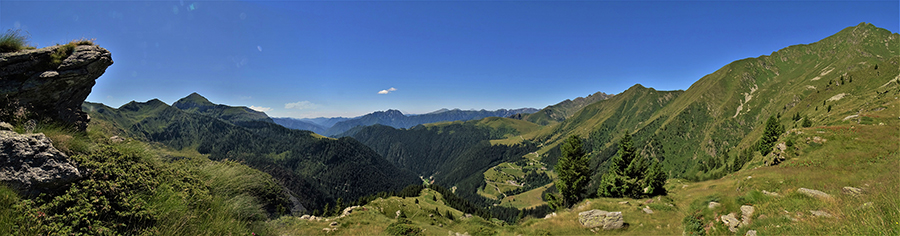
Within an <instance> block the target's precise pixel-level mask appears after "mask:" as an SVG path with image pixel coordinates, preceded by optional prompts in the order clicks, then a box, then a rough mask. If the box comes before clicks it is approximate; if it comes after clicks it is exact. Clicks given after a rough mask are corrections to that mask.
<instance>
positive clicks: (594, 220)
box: [578, 210, 625, 230]
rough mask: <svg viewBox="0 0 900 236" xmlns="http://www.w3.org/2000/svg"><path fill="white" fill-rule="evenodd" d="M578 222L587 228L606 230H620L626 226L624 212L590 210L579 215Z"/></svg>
mask: <svg viewBox="0 0 900 236" xmlns="http://www.w3.org/2000/svg"><path fill="white" fill-rule="evenodd" d="M578 222H580V223H581V225H582V226H583V227H585V228H596V227H602V228H603V229H604V230H612V229H620V228H622V226H623V225H625V220H623V218H622V212H619V211H617V212H608V211H603V210H590V211H583V212H581V213H578Z"/></svg>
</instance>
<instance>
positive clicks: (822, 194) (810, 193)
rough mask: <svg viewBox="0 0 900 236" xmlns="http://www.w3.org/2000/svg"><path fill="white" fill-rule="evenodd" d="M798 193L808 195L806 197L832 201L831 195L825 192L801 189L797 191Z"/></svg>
mask: <svg viewBox="0 0 900 236" xmlns="http://www.w3.org/2000/svg"><path fill="white" fill-rule="evenodd" d="M797 192H798V193H801V194H803V195H806V196H810V197H814V198H819V199H831V195H830V194H827V193H825V192H822V191H819V190H815V189H808V188H799V189H797Z"/></svg>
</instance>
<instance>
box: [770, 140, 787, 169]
mask: <svg viewBox="0 0 900 236" xmlns="http://www.w3.org/2000/svg"><path fill="white" fill-rule="evenodd" d="M785 150H787V145H785V143H779V144H777V145H775V147H772V152H769V157H768V160H766V165H770V166H774V165H778V164H779V163H781V162H783V161H784V160H785V159H787V157H786V156H785V153H784V152H785Z"/></svg>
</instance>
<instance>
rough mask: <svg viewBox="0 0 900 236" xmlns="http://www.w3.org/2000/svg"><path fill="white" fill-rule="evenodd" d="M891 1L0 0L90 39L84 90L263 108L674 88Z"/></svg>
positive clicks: (892, 15)
mask: <svg viewBox="0 0 900 236" xmlns="http://www.w3.org/2000/svg"><path fill="white" fill-rule="evenodd" d="M860 22H869V23H872V24H874V25H875V26H878V27H881V28H885V29H888V30H890V31H892V32H898V29H900V3H898V1H863V2H860V1H790V2H783V1H765V2H751V1H529V2H513V1H465V2H461V1H340V2H319V1H186V0H185V1H9V0H3V1H0V28H2V29H3V30H6V29H22V30H24V31H25V32H28V34H29V35H30V37H31V43H32V45H35V46H38V47H45V46H50V45H54V44H57V43H66V42H68V41H70V40H72V39H78V38H88V39H96V41H95V42H96V43H97V44H99V45H100V46H102V47H105V48H107V49H109V50H110V51H111V52H112V55H113V60H114V61H115V64H113V65H112V66H111V67H110V68H109V69H107V71H106V73H105V74H104V75H103V76H102V77H100V79H98V80H97V85H96V86H95V87H94V89H93V92H92V93H91V95H90V96H89V97H88V101H93V102H102V103H104V104H107V105H110V106H113V107H118V106H120V105H122V104H124V103H127V102H129V101H132V100H136V101H147V100H150V99H153V98H159V99H160V100H163V101H164V102H166V103H169V104H171V103H172V102H175V101H176V100H178V99H179V98H181V97H184V96H187V95H188V94H190V93H191V92H198V93H200V94H202V95H204V96H206V97H207V98H209V99H210V100H211V101H213V102H215V103H224V104H229V105H238V106H248V107H250V106H252V107H253V108H257V109H260V110H264V111H266V113H268V114H269V115H270V116H276V117H284V116H289V117H321V116H326V117H331V116H359V115H363V114H366V113H369V112H372V111H377V110H387V109H399V110H401V111H403V112H404V113H408V114H409V113H412V114H416V113H426V112H430V111H434V110H437V109H440V108H451V109H452V108H460V109H488V110H493V109H499V108H507V109H511V108H521V107H534V108H543V107H545V106H547V105H552V104H555V103H557V102H560V101H562V100H565V99H572V98H575V97H579V96H586V95H588V94H592V93H594V92H598V91H602V92H606V93H620V92H622V91H623V90H625V89H627V88H628V87H631V86H632V85H634V84H636V83H640V84H642V85H644V86H647V87H653V88H656V89H658V90H676V89H687V88H688V87H689V86H690V85H691V84H692V83H693V82H695V81H697V80H698V79H700V78H701V77H703V76H704V75H706V74H709V73H712V72H714V71H715V70H717V69H718V68H720V67H722V66H724V65H726V64H728V63H730V62H732V61H735V60H739V59H743V58H748V57H758V56H760V55H768V54H771V53H772V52H773V51H776V50H778V49H781V48H784V47H787V46H790V45H795V44H808V43H812V42H816V41H818V40H820V39H822V38H825V37H827V36H830V35H832V34H834V33H837V32H838V31H840V30H841V29H844V28H846V27H850V26H855V25H857V24H859V23H860Z"/></svg>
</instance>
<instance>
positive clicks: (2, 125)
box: [0, 121, 15, 131]
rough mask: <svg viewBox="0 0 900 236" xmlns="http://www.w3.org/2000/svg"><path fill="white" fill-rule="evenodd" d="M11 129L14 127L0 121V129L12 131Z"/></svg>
mask: <svg viewBox="0 0 900 236" xmlns="http://www.w3.org/2000/svg"><path fill="white" fill-rule="evenodd" d="M13 129H15V127H13V126H12V125H11V124H9V123H6V122H3V121H0V130H9V131H12V130H13Z"/></svg>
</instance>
